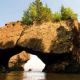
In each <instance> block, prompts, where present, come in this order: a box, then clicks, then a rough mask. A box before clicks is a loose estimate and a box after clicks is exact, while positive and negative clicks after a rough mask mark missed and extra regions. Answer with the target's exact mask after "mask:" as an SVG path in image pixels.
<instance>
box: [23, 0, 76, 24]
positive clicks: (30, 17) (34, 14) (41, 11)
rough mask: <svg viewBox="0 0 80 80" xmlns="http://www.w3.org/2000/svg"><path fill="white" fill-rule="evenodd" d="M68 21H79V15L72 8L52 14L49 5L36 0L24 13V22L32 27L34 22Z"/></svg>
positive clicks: (62, 9)
mask: <svg viewBox="0 0 80 80" xmlns="http://www.w3.org/2000/svg"><path fill="white" fill-rule="evenodd" d="M68 19H72V20H74V19H77V14H75V13H74V12H73V10H72V9H71V8H65V7H64V6H62V7H61V11H60V12H55V13H54V14H53V13H52V11H51V9H50V8H48V6H47V5H43V3H42V2H41V0H35V1H34V2H33V3H32V4H31V5H30V6H29V8H28V9H27V10H26V11H24V14H23V17H22V22H23V23H25V24H27V25H30V24H33V22H36V23H42V22H44V21H52V20H53V21H60V20H68Z"/></svg>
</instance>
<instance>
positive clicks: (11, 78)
mask: <svg viewBox="0 0 80 80" xmlns="http://www.w3.org/2000/svg"><path fill="white" fill-rule="evenodd" d="M0 80H80V75H79V74H55V73H43V72H9V73H0Z"/></svg>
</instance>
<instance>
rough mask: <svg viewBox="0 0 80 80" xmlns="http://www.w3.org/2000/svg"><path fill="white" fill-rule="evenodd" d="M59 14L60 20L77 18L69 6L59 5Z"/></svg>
mask: <svg viewBox="0 0 80 80" xmlns="http://www.w3.org/2000/svg"><path fill="white" fill-rule="evenodd" d="M61 15H62V20H68V19H72V20H74V19H77V14H75V13H74V11H73V10H72V9H71V8H69V7H68V8H65V7H64V6H63V5H62V6H61Z"/></svg>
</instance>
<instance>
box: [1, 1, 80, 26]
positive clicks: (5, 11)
mask: <svg viewBox="0 0 80 80" xmlns="http://www.w3.org/2000/svg"><path fill="white" fill-rule="evenodd" d="M32 1H34V0H0V26H2V25H4V24H5V23H6V22H10V21H16V20H20V19H21V17H22V15H23V11H24V10H25V9H27V8H28V7H29V5H30V3H31V2H32ZM42 2H43V3H44V4H46V3H47V4H48V6H49V7H50V8H51V9H52V11H53V12H54V11H59V10H60V7H61V5H62V4H63V5H64V6H66V7H71V8H72V9H73V10H74V11H75V12H76V13H77V14H78V15H79V16H80V9H79V8H80V0H42ZM79 16H78V18H80V17H79Z"/></svg>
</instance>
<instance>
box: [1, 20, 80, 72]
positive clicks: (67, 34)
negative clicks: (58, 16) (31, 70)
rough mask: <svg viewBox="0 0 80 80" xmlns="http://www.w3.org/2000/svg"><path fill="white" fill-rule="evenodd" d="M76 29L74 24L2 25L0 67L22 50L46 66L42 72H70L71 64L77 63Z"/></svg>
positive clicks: (67, 22)
mask: <svg viewBox="0 0 80 80" xmlns="http://www.w3.org/2000/svg"><path fill="white" fill-rule="evenodd" d="M72 27H73V28H72ZM78 28H79V25H78V21H74V23H72V22H70V21H60V22H46V23H42V24H40V25H38V24H33V25H30V26H27V25H23V24H22V23H21V22H11V23H8V24H5V26H4V27H1V28H0V65H3V66H5V67H7V66H6V65H8V61H9V59H10V58H11V57H12V56H13V55H15V54H18V55H19V53H20V52H22V51H23V50H25V51H26V52H29V53H31V54H35V55H37V56H38V57H39V58H40V59H41V60H42V61H43V62H44V63H45V64H46V67H45V69H44V71H50V69H52V70H51V71H52V72H58V71H66V70H67V69H68V70H69V69H71V68H73V69H74V68H75V67H76V66H75V64H74V63H76V64H77V63H80V54H79V53H80V50H79V49H80V48H79V44H80V43H79V41H80V40H79V32H80V31H79V29H78ZM73 33H74V34H73ZM75 38H76V39H75ZM47 53H48V54H47ZM60 53H61V54H60ZM18 55H16V56H18ZM4 58H5V61H4ZM15 58H16V57H15ZM21 59H24V57H22V58H21ZM23 61H24V60H23ZM14 62H15V61H14ZM16 62H18V61H17V60H16ZM49 65H50V66H49ZM73 66H74V67H73ZM79 66H80V65H78V68H79ZM65 69H66V70H65ZM56 70H57V71H56ZM51 71H50V72H51ZM72 71H73V70H72ZM77 71H78V69H77Z"/></svg>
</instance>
